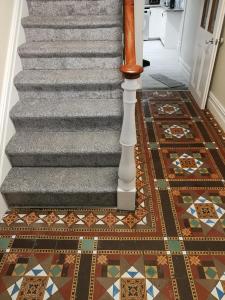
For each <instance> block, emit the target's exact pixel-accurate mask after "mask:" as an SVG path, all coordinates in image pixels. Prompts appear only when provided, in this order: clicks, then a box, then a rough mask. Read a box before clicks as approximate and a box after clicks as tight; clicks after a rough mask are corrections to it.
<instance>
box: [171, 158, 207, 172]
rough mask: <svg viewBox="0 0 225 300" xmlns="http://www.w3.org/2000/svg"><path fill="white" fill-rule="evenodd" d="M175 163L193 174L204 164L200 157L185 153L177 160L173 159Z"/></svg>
mask: <svg viewBox="0 0 225 300" xmlns="http://www.w3.org/2000/svg"><path fill="white" fill-rule="evenodd" d="M173 164H174V165H175V166H176V167H178V168H180V169H182V170H184V171H186V172H188V173H191V174H192V173H194V172H195V171H196V170H198V169H199V168H200V167H201V166H202V165H203V162H202V161H201V160H200V159H197V158H194V157H192V156H190V155H188V154H186V153H184V154H183V155H181V156H180V157H179V158H177V159H176V160H175V161H173Z"/></svg>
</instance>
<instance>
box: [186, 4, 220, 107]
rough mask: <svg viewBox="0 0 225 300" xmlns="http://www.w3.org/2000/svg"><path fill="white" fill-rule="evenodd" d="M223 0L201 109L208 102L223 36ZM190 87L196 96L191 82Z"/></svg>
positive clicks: (194, 95)
mask: <svg viewBox="0 0 225 300" xmlns="http://www.w3.org/2000/svg"><path fill="white" fill-rule="evenodd" d="M186 1H187V0H186ZM221 1H222V8H221V9H222V13H221V17H220V19H219V20H218V26H217V30H216V32H215V33H214V34H213V36H214V40H215V41H216V42H217V44H216V45H214V47H213V50H212V60H211V63H210V66H209V73H208V77H207V80H206V83H205V87H206V88H205V92H204V95H203V101H202V105H201V106H200V108H201V109H205V107H206V104H207V100H208V95H209V92H210V91H209V89H210V85H211V82H212V76H213V70H214V67H215V64H216V57H217V53H218V50H219V45H220V38H221V33H222V29H223V24H224V20H225V1H224V0H221ZM200 18H201V16H200ZM196 38H197V37H196ZM193 68H194V65H193V66H192V70H191V71H192V72H193ZM192 72H191V74H192ZM190 80H191V78H190ZM189 89H190V91H191V93H192V95H193V97H194V98H195V97H196V93H195V90H194V89H193V88H192V86H191V84H190V85H189Z"/></svg>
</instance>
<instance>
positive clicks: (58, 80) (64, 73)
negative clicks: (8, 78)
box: [14, 69, 122, 90]
mask: <svg viewBox="0 0 225 300" xmlns="http://www.w3.org/2000/svg"><path fill="white" fill-rule="evenodd" d="M121 81H122V76H121V73H120V71H119V70H117V69H111V70H105V69H101V70H95V69H90V70H79V72H78V71H77V70H25V71H21V72H20V73H19V74H18V75H17V76H16V77H15V79H14V83H15V86H16V87H17V89H18V90H26V89H28V90H30V89H32V88H34V89H35V88H43V89H51V88H52V89H53V90H55V89H57V88H60V87H65V88H69V87H73V88H83V89H87V90H88V87H91V88H94V89H95V90H96V89H98V88H99V87H104V89H107V88H111V87H115V88H118V87H119V85H120V83H121Z"/></svg>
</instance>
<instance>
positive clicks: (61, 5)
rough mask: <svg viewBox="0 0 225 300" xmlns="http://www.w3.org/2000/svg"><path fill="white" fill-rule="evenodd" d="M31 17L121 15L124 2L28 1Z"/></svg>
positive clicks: (81, 0) (104, 0) (87, 0)
mask: <svg viewBox="0 0 225 300" xmlns="http://www.w3.org/2000/svg"><path fill="white" fill-rule="evenodd" d="M27 2H28V8H29V12H30V14H31V15H36V16H39V15H47V16H49V15H53V16H68V15H73V16H76V15H77V14H78V13H79V14H82V15H86V16H90V15H98V14H103V15H112V14H120V13H121V7H122V5H121V2H122V0H28V1H27Z"/></svg>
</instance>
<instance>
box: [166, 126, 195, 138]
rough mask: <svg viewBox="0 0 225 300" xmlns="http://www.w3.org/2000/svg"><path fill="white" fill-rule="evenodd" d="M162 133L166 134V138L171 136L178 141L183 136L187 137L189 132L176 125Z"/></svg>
mask: <svg viewBox="0 0 225 300" xmlns="http://www.w3.org/2000/svg"><path fill="white" fill-rule="evenodd" d="M164 132H165V133H166V134H167V136H173V137H176V138H178V139H180V138H182V137H184V136H187V135H188V134H189V133H190V130H189V129H187V128H184V127H181V126H178V125H172V126H170V127H169V128H167V129H165V130H164Z"/></svg>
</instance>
